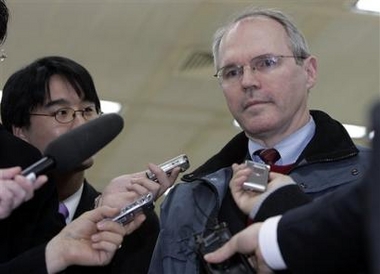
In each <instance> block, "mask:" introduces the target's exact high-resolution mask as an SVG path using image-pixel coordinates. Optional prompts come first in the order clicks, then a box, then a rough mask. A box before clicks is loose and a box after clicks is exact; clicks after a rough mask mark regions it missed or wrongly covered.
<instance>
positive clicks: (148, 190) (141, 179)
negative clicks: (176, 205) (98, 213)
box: [99, 154, 190, 219]
mask: <svg viewBox="0 0 380 274" xmlns="http://www.w3.org/2000/svg"><path fill="white" fill-rule="evenodd" d="M148 166H149V170H148V171H142V172H137V173H133V174H126V175H122V176H119V177H117V178H115V179H113V180H112V181H111V183H110V184H109V185H108V186H107V187H106V188H105V189H104V191H103V194H102V196H101V199H100V203H99V205H108V206H111V207H117V208H120V209H121V212H120V214H119V216H118V217H116V218H120V219H121V218H123V217H122V216H129V215H134V214H135V213H134V212H132V211H133V210H132V208H134V210H136V213H137V212H138V213H140V212H144V210H148V209H149V208H153V201H155V200H157V199H158V198H159V197H160V196H161V195H162V194H163V193H164V192H165V191H166V190H167V189H168V188H169V187H171V186H172V185H173V184H174V182H175V180H176V179H177V177H178V175H179V173H180V172H184V171H185V170H186V169H188V168H189V166H190V164H189V160H188V158H187V156H186V155H184V154H183V155H179V156H177V157H175V158H173V159H171V160H169V161H166V162H164V163H163V164H161V165H158V166H157V165H155V164H149V165H148ZM144 197H145V198H146V197H149V199H145V198H144ZM141 200H143V201H145V202H146V201H148V200H149V202H147V203H146V204H145V203H144V204H141V203H139V202H138V201H141ZM150 200H152V203H150ZM136 203H137V204H138V206H137V205H136ZM135 206H136V208H135ZM142 209H143V210H142ZM128 218H129V217H128Z"/></svg>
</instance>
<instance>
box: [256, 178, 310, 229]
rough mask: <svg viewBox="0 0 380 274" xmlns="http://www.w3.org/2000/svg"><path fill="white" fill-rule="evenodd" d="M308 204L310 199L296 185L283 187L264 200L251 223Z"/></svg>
mask: <svg viewBox="0 0 380 274" xmlns="http://www.w3.org/2000/svg"><path fill="white" fill-rule="evenodd" d="M310 202H311V198H310V197H309V196H307V195H306V194H305V193H304V192H303V191H302V190H301V189H300V188H299V186H298V185H286V186H283V187H281V188H279V189H277V190H276V191H274V192H273V193H271V194H270V195H269V196H268V197H266V198H265V200H264V201H263V202H262V204H261V205H260V207H259V209H258V211H257V213H256V215H255V217H254V219H253V222H263V221H265V220H266V219H268V218H269V217H273V216H276V215H281V214H284V213H285V212H286V211H288V210H290V209H293V208H296V207H299V206H302V205H304V204H307V203H310ZM279 205H281V206H279Z"/></svg>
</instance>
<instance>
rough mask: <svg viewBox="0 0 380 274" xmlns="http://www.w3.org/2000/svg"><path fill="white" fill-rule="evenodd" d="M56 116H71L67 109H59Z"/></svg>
mask: <svg viewBox="0 0 380 274" xmlns="http://www.w3.org/2000/svg"><path fill="white" fill-rule="evenodd" d="M55 115H59V116H67V115H69V111H68V110H67V109H59V110H57V111H56V112H55Z"/></svg>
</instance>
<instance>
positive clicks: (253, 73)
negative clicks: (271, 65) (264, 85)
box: [241, 65, 260, 89]
mask: <svg viewBox="0 0 380 274" xmlns="http://www.w3.org/2000/svg"><path fill="white" fill-rule="evenodd" d="M259 78H260V76H259V73H258V71H257V70H255V69H252V68H251V67H250V66H249V65H247V66H244V67H243V75H242V76H241V85H242V86H243V88H244V89H247V88H252V87H254V88H255V89H257V88H258V87H259V86H260V79H259Z"/></svg>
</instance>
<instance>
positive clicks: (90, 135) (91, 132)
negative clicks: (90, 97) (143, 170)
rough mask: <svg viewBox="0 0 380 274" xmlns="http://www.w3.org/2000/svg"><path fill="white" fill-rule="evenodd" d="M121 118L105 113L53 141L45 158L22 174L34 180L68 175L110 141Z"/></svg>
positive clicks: (117, 130) (120, 126) (119, 127)
mask: <svg viewBox="0 0 380 274" xmlns="http://www.w3.org/2000/svg"><path fill="white" fill-rule="evenodd" d="M123 126H124V121H123V118H122V117H121V116H120V115H118V114H115V113H111V114H105V115H102V116H100V117H99V118H96V119H95V120H92V121H89V122H87V123H85V124H84V125H82V126H79V127H77V128H75V129H73V130H71V131H69V132H67V133H65V134H63V135H61V136H59V137H58V138H57V139H55V140H53V141H52V142H51V143H49V144H48V146H47V147H46V149H45V151H44V153H43V155H44V157H43V158H42V159H40V160H39V161H37V162H36V163H34V164H33V165H31V166H29V167H28V168H26V169H24V170H23V171H22V172H21V175H23V176H25V177H27V178H28V179H30V180H31V181H34V180H35V179H36V178H37V176H38V175H40V174H43V173H45V172H46V171H50V170H53V169H54V170H56V171H58V172H67V171H70V170H73V169H75V168H76V167H78V166H79V165H80V164H81V163H82V162H83V161H85V160H86V159H88V158H89V157H91V156H93V155H94V154H95V153H97V152H98V151H99V150H100V149H102V148H103V147H104V146H105V145H107V144H108V143H109V142H111V141H112V140H113V139H114V138H115V137H116V136H117V135H118V134H119V133H120V132H121V130H122V129H123Z"/></svg>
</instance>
